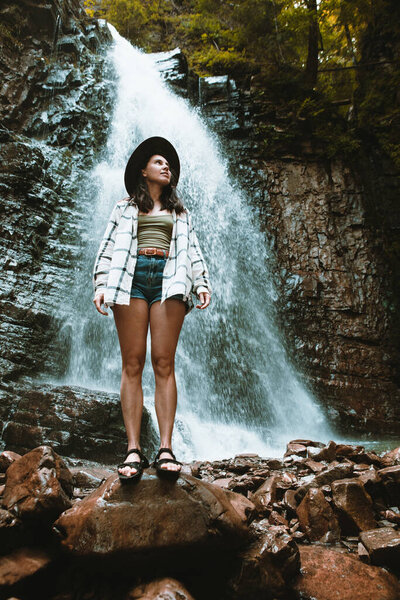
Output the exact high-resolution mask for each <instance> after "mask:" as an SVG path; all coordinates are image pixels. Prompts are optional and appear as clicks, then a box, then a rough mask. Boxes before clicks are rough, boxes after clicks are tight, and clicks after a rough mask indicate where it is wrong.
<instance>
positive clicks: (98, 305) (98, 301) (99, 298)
mask: <svg viewBox="0 0 400 600" xmlns="http://www.w3.org/2000/svg"><path fill="white" fill-rule="evenodd" d="M93 302H94V304H95V307H96V310H98V311H99V313H100V314H101V315H106V317H107V316H108V312H106V311H105V310H102V308H101V305H102V304H104V292H101V293H100V294H98V295H97V296H96V297H95V298H94V300H93Z"/></svg>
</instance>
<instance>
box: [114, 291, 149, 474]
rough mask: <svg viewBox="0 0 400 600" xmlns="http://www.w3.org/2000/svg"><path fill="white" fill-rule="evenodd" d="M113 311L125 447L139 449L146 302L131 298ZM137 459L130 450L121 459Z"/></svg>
mask: <svg viewBox="0 0 400 600" xmlns="http://www.w3.org/2000/svg"><path fill="white" fill-rule="evenodd" d="M113 313H114V319H115V324H116V327H117V332H118V338H119V344H120V348H121V357H122V376H121V408H122V415H123V418H124V424H125V429H126V434H127V437H128V448H129V449H130V448H139V449H140V426H141V423H142V412H143V390H142V372H143V367H144V363H145V360H146V338H147V329H148V325H149V305H148V304H147V302H146V300H142V299H140V298H131V301H130V304H129V306H126V305H114V307H113ZM138 460H139V457H138V455H137V454H136V453H134V452H132V453H131V454H130V455H129V456H128V457H127V458H126V461H125V462H136V461H138ZM120 472H121V473H122V474H124V475H127V476H129V475H133V474H134V473H136V469H134V468H131V467H124V468H123V469H120Z"/></svg>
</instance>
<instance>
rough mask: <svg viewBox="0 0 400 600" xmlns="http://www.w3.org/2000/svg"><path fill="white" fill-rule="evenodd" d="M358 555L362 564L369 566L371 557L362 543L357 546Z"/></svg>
mask: <svg viewBox="0 0 400 600" xmlns="http://www.w3.org/2000/svg"><path fill="white" fill-rule="evenodd" d="M357 554H358V558H359V559H360V560H361V562H363V563H366V564H367V565H369V564H370V562H371V559H370V557H369V554H368V550H367V549H366V547H365V546H364V544H362V543H361V542H359V543H358V544H357Z"/></svg>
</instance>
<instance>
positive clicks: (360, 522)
mask: <svg viewBox="0 0 400 600" xmlns="http://www.w3.org/2000/svg"><path fill="white" fill-rule="evenodd" d="M331 488H332V496H333V503H334V505H335V507H336V509H337V511H338V515H339V522H340V527H341V529H342V533H343V534H344V535H352V534H357V533H358V532H359V531H364V530H366V529H373V528H374V527H376V521H375V519H374V511H373V507H372V500H371V496H370V495H369V494H368V493H367V492H366V491H365V489H364V486H363V484H362V483H361V481H360V480H359V479H342V480H340V481H334V482H333V483H332V485H331Z"/></svg>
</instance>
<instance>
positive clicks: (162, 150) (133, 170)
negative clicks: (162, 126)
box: [125, 136, 181, 196]
mask: <svg viewBox="0 0 400 600" xmlns="http://www.w3.org/2000/svg"><path fill="white" fill-rule="evenodd" d="M154 154H160V155H161V156H163V157H164V158H165V159H166V160H167V161H168V162H169V168H170V170H171V173H172V174H173V176H174V184H175V185H176V184H177V183H178V179H179V173H180V169H181V166H180V162H179V156H178V153H177V151H176V150H175V148H174V147H173V145H172V144H171V142H169V141H168V140H166V139H165V138H163V137H159V136H153V137H149V138H147V140H144V141H143V142H142V143H141V144H139V146H138V147H137V148H136V149H135V150H134V151H133V152H132V154H131V157H130V159H129V160H128V164H127V165H126V169H125V187H126V189H127V192H128V194H129V195H130V196H132V194H133V193H134V191H135V189H136V185H137V182H138V178H139V175H140V171H141V169H144V168H145V166H146V165H147V163H148V160H149V158H150V157H151V156H153V155H154Z"/></svg>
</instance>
